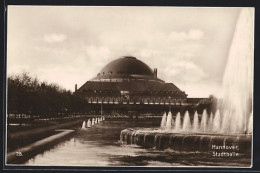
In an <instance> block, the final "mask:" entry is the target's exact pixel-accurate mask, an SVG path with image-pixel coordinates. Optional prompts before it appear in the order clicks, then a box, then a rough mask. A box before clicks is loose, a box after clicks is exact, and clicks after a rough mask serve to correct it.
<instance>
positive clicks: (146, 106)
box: [75, 56, 200, 114]
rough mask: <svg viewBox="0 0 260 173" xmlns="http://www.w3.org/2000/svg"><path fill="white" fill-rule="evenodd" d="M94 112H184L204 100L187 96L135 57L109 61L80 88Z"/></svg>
mask: <svg viewBox="0 0 260 173" xmlns="http://www.w3.org/2000/svg"><path fill="white" fill-rule="evenodd" d="M75 90H76V91H75V94H77V95H79V96H81V97H84V98H85V99H86V100H87V102H88V104H89V105H90V108H91V111H93V112H99V111H101V109H102V111H103V112H104V113H109V114H111V113H124V114H131V113H133V114H142V113H144V114H145V113H146V114H147V113H152V114H156V113H161V112H163V111H169V109H171V110H172V111H180V110H183V109H186V108H187V107H190V106H192V105H196V104H197V103H198V101H199V100H200V99H195V100H194V99H191V98H189V99H187V94H186V93H185V92H184V91H182V90H180V89H179V88H178V87H177V86H176V85H174V84H173V83H165V81H163V80H162V79H159V78H158V77H157V69H154V70H152V69H151V68H150V67H149V66H148V65H146V64H145V63H143V62H142V61H140V60H138V59H137V58H135V57H132V56H124V57H121V58H119V59H116V60H114V61H112V62H110V63H108V64H107V65H106V66H105V67H104V68H103V69H102V70H101V71H100V72H99V73H98V74H97V76H96V77H94V78H93V79H91V80H89V81H87V82H86V83H85V84H84V85H83V86H81V87H80V88H79V89H77V86H75Z"/></svg>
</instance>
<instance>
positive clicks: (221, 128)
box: [161, 109, 253, 134]
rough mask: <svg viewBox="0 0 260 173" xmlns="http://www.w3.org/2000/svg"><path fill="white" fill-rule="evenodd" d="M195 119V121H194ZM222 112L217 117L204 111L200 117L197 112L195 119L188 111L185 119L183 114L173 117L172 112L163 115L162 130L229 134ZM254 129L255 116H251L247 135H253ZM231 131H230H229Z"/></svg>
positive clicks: (216, 114)
mask: <svg viewBox="0 0 260 173" xmlns="http://www.w3.org/2000/svg"><path fill="white" fill-rule="evenodd" d="M192 119H193V120H192ZM221 119H222V118H221V115H220V111H219V110H217V111H216V113H215V115H214V114H213V113H210V115H209V114H208V113H207V111H206V109H204V111H203V113H202V115H199V114H198V113H197V111H196V112H195V113H194V115H193V117H190V113H189V112H188V111H186V112H185V114H184V117H183V118H182V117H181V113H180V112H178V113H177V114H176V116H174V117H173V116H172V113H171V112H168V115H166V113H164V114H163V116H162V120H161V129H162V130H164V131H166V132H187V133H229V132H230V131H228V130H227V129H228V128H230V126H229V127H225V125H226V123H224V122H223V121H221ZM252 129H253V116H252V113H251V115H250V118H249V121H248V125H247V131H246V133H247V134H251V133H252ZM229 130H230V129H229Z"/></svg>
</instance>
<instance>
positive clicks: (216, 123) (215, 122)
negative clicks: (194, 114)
mask: <svg viewBox="0 0 260 173" xmlns="http://www.w3.org/2000/svg"><path fill="white" fill-rule="evenodd" d="M212 131H213V132H219V131H220V113H219V110H217V112H216V113H215V116H214V119H213V127H212Z"/></svg>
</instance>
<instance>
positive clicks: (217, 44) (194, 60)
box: [7, 6, 240, 97]
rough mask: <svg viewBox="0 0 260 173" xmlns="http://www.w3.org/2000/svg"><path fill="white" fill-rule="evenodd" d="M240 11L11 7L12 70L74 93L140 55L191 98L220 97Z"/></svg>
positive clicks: (9, 64) (9, 56)
mask: <svg viewBox="0 0 260 173" xmlns="http://www.w3.org/2000/svg"><path fill="white" fill-rule="evenodd" d="M239 11H240V8H180V7H179V8H177V7H51V6H48V7H46V6H41V7H39V6H38V7H37V6H9V7H8V30H7V31H8V35H7V37H8V39H7V41H8V43H7V49H8V51H7V71H8V72H7V73H8V75H11V74H19V73H22V72H29V73H30V74H31V75H32V76H37V77H38V78H39V79H40V80H41V81H44V80H45V81H48V82H54V83H57V84H59V85H60V86H62V87H63V88H66V89H70V90H72V91H74V85H75V84H78V87H80V86H82V85H83V84H84V83H85V82H86V81H88V80H89V79H91V78H93V77H95V76H96V75H97V73H98V72H99V71H100V70H101V69H102V67H104V66H105V65H106V64H107V63H109V62H110V61H112V60H114V59H117V58H119V57H120V56H124V55H132V56H135V57H137V58H138V59H139V60H141V61H143V62H144V63H146V64H147V65H149V66H150V67H151V68H152V69H153V68H157V69H158V77H159V78H161V79H163V80H165V81H166V82H172V83H174V84H175V85H176V86H177V87H179V88H180V89H181V90H183V91H185V92H186V93H187V94H188V97H208V96H209V95H210V94H213V95H216V96H219V94H220V93H221V83H222V77H223V72H224V69H225V65H226V60H227V56H228V51H229V47H230V44H231V40H232V36H233V32H234V28H235V24H236V20H237V17H238V14H239Z"/></svg>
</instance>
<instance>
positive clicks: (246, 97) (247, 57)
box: [221, 8, 254, 133]
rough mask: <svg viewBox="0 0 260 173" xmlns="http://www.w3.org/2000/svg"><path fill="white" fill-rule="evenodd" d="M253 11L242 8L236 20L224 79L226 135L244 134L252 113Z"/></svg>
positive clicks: (223, 128) (224, 129)
mask: <svg viewBox="0 0 260 173" xmlns="http://www.w3.org/2000/svg"><path fill="white" fill-rule="evenodd" d="M253 24H254V9H253V8H243V9H242V10H241V11H240V15H239V18H238V20H237V24H236V28H235V32H234V35H233V40H232V44H231V47H230V50H229V55H228V60H227V65H226V69H225V73H224V77H223V89H224V92H223V110H224V112H225V114H224V115H223V116H224V117H223V120H222V127H221V128H222V129H221V131H222V132H223V133H245V132H246V131H247V130H248V127H247V126H248V121H249V116H250V113H251V111H252V98H253V95H252V94H253V92H252V89H253V88H252V86H253V56H254V36H253V33H254V25H253Z"/></svg>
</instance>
